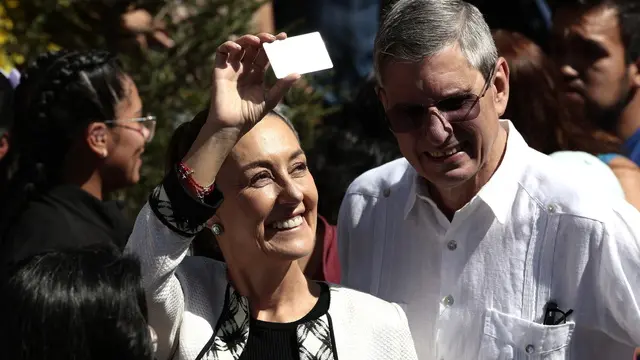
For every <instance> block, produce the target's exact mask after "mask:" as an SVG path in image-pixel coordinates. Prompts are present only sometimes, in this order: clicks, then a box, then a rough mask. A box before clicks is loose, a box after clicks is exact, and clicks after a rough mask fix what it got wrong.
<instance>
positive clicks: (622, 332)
mask: <svg viewBox="0 0 640 360" xmlns="http://www.w3.org/2000/svg"><path fill="white" fill-rule="evenodd" d="M596 253H597V254H598V255H599V258H598V257H596V261H597V264H596V266H597V273H596V274H597V275H596V276H597V281H596V284H597V285H596V287H597V294H596V296H597V297H599V298H600V299H601V300H600V301H601V305H602V308H603V310H604V311H603V312H601V313H600V314H599V316H598V322H599V323H600V325H601V326H602V328H603V330H604V331H605V332H606V333H607V334H608V335H609V336H611V337H612V338H613V339H615V340H617V341H619V342H621V343H625V344H627V345H629V346H632V347H637V346H640V212H638V211H637V210H636V209H635V208H633V207H632V206H631V205H629V204H627V203H626V202H625V203H623V204H621V206H619V207H618V208H616V209H615V210H614V216H613V218H612V221H611V222H610V223H607V224H605V227H604V231H603V236H602V241H601V243H600V244H599V248H598V249H596Z"/></svg>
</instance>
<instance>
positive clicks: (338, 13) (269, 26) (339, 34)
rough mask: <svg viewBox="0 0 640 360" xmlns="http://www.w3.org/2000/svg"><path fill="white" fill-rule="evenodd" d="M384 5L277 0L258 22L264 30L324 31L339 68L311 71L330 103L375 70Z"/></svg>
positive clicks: (356, 0) (374, 0) (349, 95)
mask: <svg viewBox="0 0 640 360" xmlns="http://www.w3.org/2000/svg"><path fill="white" fill-rule="evenodd" d="M381 5H382V4H381V1H380V0H308V1H303V2H300V1H296V0H272V1H268V2H266V3H265V4H264V5H263V6H262V7H261V8H260V9H259V10H258V12H257V14H256V16H255V17H254V24H255V25H256V27H257V30H258V31H259V32H272V31H273V29H287V31H288V32H289V33H290V34H295V35H300V34H305V33H308V32H313V31H319V32H320V35H321V36H322V39H323V40H324V42H325V44H326V46H327V51H328V52H329V56H330V57H331V60H332V62H333V65H334V68H333V69H332V70H331V71H329V72H324V73H321V74H313V75H311V76H312V78H313V81H311V83H312V84H313V86H314V87H316V88H318V89H320V90H321V91H322V93H323V95H324V99H325V101H326V102H327V104H328V105H341V104H344V103H346V102H348V101H349V100H352V99H353V98H354V97H355V95H356V94H357V91H358V90H359V88H360V86H362V84H364V83H365V82H366V81H367V79H368V78H369V77H370V76H371V71H372V64H373V56H372V55H373V52H372V49H373V39H374V38H375V34H376V30H377V29H378V18H379V14H380V9H381Z"/></svg>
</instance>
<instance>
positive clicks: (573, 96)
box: [564, 91, 586, 106]
mask: <svg viewBox="0 0 640 360" xmlns="http://www.w3.org/2000/svg"><path fill="white" fill-rule="evenodd" d="M564 96H565V99H566V101H567V102H569V103H570V104H573V105H578V106H584V105H585V103H586V99H585V98H584V96H583V95H582V94H580V93H578V92H576V91H566V92H565V93H564Z"/></svg>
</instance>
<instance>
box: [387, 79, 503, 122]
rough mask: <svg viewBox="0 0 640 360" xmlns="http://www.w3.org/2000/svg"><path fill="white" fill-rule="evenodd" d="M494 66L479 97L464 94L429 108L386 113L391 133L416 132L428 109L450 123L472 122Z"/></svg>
mask: <svg viewBox="0 0 640 360" xmlns="http://www.w3.org/2000/svg"><path fill="white" fill-rule="evenodd" d="M495 70H496V66H494V67H493V69H491V72H490V73H489V76H488V78H487V79H486V81H485V84H484V87H483V88H482V91H481V92H480V95H476V94H464V95H460V96H453V97H450V98H447V99H444V100H440V101H438V102H437V103H435V104H433V105H431V106H425V105H415V106H413V105H412V106H399V107H394V108H392V109H391V110H389V111H387V112H386V117H387V121H388V122H389V127H390V128H391V131H393V132H395V133H405V132H410V131H413V130H416V129H418V128H420V127H421V126H422V123H423V120H424V118H425V116H429V109H430V108H432V107H435V111H436V112H437V113H438V114H439V116H440V117H442V118H444V119H445V120H447V121H448V122H450V123H456V122H463V121H469V120H473V119H475V118H477V117H478V115H480V106H479V104H478V103H479V102H480V99H481V98H483V97H484V96H485V94H486V93H487V90H489V86H490V85H491V83H492V79H493V75H494V73H495Z"/></svg>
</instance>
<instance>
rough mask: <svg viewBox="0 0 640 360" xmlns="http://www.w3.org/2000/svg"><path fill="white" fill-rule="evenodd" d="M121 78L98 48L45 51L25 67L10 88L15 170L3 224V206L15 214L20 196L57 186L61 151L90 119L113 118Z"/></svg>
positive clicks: (120, 95)
mask: <svg viewBox="0 0 640 360" xmlns="http://www.w3.org/2000/svg"><path fill="white" fill-rule="evenodd" d="M124 77H125V72H124V71H123V69H122V66H121V64H120V63H119V62H118V60H117V59H116V58H115V57H114V56H112V55H111V54H110V53H108V52H106V51H98V50H92V51H58V52H47V53H43V54H41V55H40V56H38V57H37V58H36V59H35V61H33V62H32V63H31V64H30V65H29V66H28V67H27V69H26V71H25V72H24V74H23V75H22V79H21V82H20V85H19V86H18V87H17V88H16V92H15V99H14V110H15V111H14V114H15V122H14V127H13V131H12V139H13V144H15V146H13V147H12V149H11V151H13V152H15V154H13V155H14V156H13V157H12V158H14V159H15V160H14V161H15V162H16V164H15V167H16V173H15V175H14V176H13V178H12V179H11V183H10V185H9V187H8V190H7V193H6V194H5V196H3V198H5V199H4V200H3V201H2V204H3V205H2V206H3V209H2V210H3V211H2V213H3V216H2V217H0V219H2V221H3V223H6V222H7V218H8V217H7V216H6V213H7V210H8V212H9V213H18V211H17V210H19V207H21V205H24V203H26V200H28V199H29V198H32V197H33V196H35V195H38V194H41V193H43V192H45V191H47V190H48V189H49V188H51V187H52V186H55V185H57V184H59V182H60V180H61V175H62V174H61V170H62V169H63V168H64V162H65V159H66V157H67V153H68V152H69V150H70V148H71V146H72V145H73V143H74V142H75V140H76V139H77V137H78V136H79V135H80V134H82V132H83V131H84V130H85V129H86V127H87V126H88V125H89V124H90V123H92V122H96V121H106V120H111V119H115V107H116V105H117V104H118V102H120V100H121V99H122V98H124V97H125V96H126V94H125V87H124V83H123V79H124ZM8 197H11V198H12V199H7V198H8ZM17 207H18V208H17ZM2 225H4V224H2ZM1 230H4V226H2V228H0V231H1Z"/></svg>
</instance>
